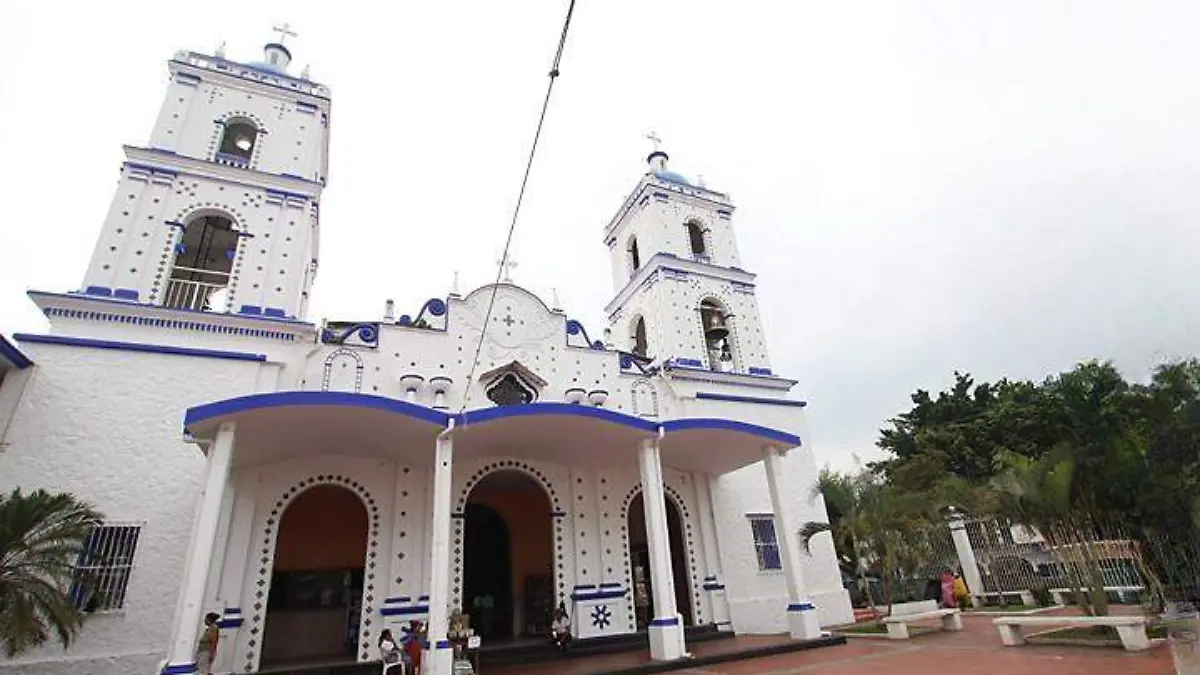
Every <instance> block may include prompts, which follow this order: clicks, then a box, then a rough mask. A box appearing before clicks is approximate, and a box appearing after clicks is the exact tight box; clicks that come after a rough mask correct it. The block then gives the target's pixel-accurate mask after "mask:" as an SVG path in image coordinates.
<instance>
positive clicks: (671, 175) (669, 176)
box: [654, 171, 691, 185]
mask: <svg viewBox="0 0 1200 675" xmlns="http://www.w3.org/2000/svg"><path fill="white" fill-rule="evenodd" d="M654 175H655V176H657V177H659V178H661V179H663V180H665V181H670V182H672V183H679V184H681V185H691V183H689V182H688V180H687V179H686V178H684V177H683V176H681V175H679V174H677V173H675V172H674V171H658V172H656V173H655V174H654Z"/></svg>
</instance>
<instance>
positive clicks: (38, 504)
mask: <svg viewBox="0 0 1200 675" xmlns="http://www.w3.org/2000/svg"><path fill="white" fill-rule="evenodd" d="M100 521H101V516H100V514H99V513H97V512H96V511H95V510H93V509H92V508H91V506H89V505H88V504H85V503H83V502H81V501H79V500H77V499H75V498H74V497H72V496H71V495H68V494H50V493H47V492H45V491H43V490H36V491H34V492H31V493H29V494H22V492H21V489H20V488H17V489H15V490H13V491H12V492H11V493H10V494H8V495H0V642H2V643H3V646H4V651H5V653H6V654H7V655H8V656H9V657H10V658H11V657H13V656H16V655H18V654H21V653H22V652H25V651H26V650H28V649H30V648H32V647H36V646H38V645H40V644H42V643H44V642H46V641H47V640H48V639H50V636H51V633H54V634H56V635H57V637H58V640H59V642H61V643H62V645H63V646H64V647H65V646H67V645H69V644H70V642H71V640H72V639H73V638H74V637H75V635H76V634H77V633H78V631H79V628H80V627H81V626H82V623H83V615H82V614H81V613H80V612H79V611H78V610H77V609H76V607H75V605H74V603H73V602H72V601H71V599H70V597H68V592H69V590H70V586H71V582H72V577H73V574H74V563H75V561H76V560H77V559H78V557H79V555H80V553H82V552H83V550H84V547H85V545H86V543H87V538H88V536H89V535H90V534H91V532H92V530H93V529H94V528H95V527H96V526H97V525H98V524H99V523H100Z"/></svg>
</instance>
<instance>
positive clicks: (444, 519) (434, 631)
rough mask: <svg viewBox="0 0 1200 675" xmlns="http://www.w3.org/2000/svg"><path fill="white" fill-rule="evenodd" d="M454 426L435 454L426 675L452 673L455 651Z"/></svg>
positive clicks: (423, 670)
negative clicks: (452, 600)
mask: <svg viewBox="0 0 1200 675" xmlns="http://www.w3.org/2000/svg"><path fill="white" fill-rule="evenodd" d="M452 431H453V421H452V422H451V427H450V428H448V429H446V430H445V431H443V432H442V433H441V434H439V435H438V438H437V443H436V445H435V448H434V455H433V481H432V482H433V488H432V493H433V494H432V502H433V505H432V517H431V518H430V534H429V548H430V552H431V554H430V556H429V558H430V560H429V626H428V636H427V637H428V642H426V643H425V655H424V657H423V658H422V659H421V673H422V674H423V675H451V673H450V669H451V667H452V666H453V656H454V654H453V652H452V651H451V649H450V642H449V640H447V639H446V631H447V630H448V629H449V627H450V508H451V503H450V500H451V497H452V496H453V495H452V490H451V488H452V484H451V476H452V473H453V469H454V444H453V441H452V440H451V438H450V434H451V432H452Z"/></svg>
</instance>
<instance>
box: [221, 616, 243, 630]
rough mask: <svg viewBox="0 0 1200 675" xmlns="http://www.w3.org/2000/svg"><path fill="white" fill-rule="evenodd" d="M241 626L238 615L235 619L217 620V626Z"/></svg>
mask: <svg viewBox="0 0 1200 675" xmlns="http://www.w3.org/2000/svg"><path fill="white" fill-rule="evenodd" d="M241 626H242V619H241V617H238V618H236V619H221V620H219V621H217V628H241Z"/></svg>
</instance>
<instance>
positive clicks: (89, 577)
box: [71, 524, 142, 612]
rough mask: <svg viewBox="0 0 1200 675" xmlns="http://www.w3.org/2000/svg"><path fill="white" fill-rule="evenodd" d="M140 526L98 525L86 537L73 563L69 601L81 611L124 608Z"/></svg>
mask: <svg viewBox="0 0 1200 675" xmlns="http://www.w3.org/2000/svg"><path fill="white" fill-rule="evenodd" d="M141 529H142V528H141V526H140V525H129V524H122V525H101V526H99V527H97V528H96V529H94V530H92V533H91V534H90V535H88V538H87V542H86V543H85V544H84V550H83V552H82V553H80V554H79V560H78V561H77V562H76V563H75V573H74V578H73V579H72V581H71V600H72V601H74V603H75V606H76V607H77V608H79V609H80V610H81V611H84V612H107V611H112V610H116V609H121V608H122V607H124V606H125V593H126V591H127V590H128V587H129V575H130V573H131V572H132V571H133V556H134V552H135V551H136V550H137V543H138V536H139V535H140V534H141Z"/></svg>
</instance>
